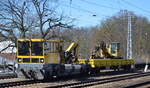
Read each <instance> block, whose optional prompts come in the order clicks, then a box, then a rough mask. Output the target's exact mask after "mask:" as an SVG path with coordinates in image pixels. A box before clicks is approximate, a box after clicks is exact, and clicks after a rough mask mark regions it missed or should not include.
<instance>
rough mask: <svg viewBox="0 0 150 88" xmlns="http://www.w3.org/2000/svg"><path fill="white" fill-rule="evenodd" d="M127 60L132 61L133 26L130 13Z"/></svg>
mask: <svg viewBox="0 0 150 88" xmlns="http://www.w3.org/2000/svg"><path fill="white" fill-rule="evenodd" d="M127 59H132V24H131V14H130V13H128V38H127Z"/></svg>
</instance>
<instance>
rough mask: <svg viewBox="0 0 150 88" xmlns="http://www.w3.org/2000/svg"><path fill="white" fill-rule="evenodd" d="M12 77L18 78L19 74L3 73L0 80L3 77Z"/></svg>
mask: <svg viewBox="0 0 150 88" xmlns="http://www.w3.org/2000/svg"><path fill="white" fill-rule="evenodd" d="M11 78H17V74H16V73H3V74H2V73H1V74H0V80H2V79H11Z"/></svg>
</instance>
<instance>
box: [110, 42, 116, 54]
mask: <svg viewBox="0 0 150 88" xmlns="http://www.w3.org/2000/svg"><path fill="white" fill-rule="evenodd" d="M116 50H117V43H112V45H111V53H112V54H115V53H116Z"/></svg>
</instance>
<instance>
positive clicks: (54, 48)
mask: <svg viewBox="0 0 150 88" xmlns="http://www.w3.org/2000/svg"><path fill="white" fill-rule="evenodd" d="M77 46H78V44H77V43H75V42H74V43H71V44H70V46H69V47H68V48H67V50H66V51H64V50H63V41H61V40H44V39H18V41H17V61H18V65H19V69H18V71H19V72H18V76H21V77H25V78H27V79H50V78H53V77H60V76H66V75H74V74H80V73H84V72H85V69H84V68H85V67H86V66H85V65H84V64H75V63H76V61H77V56H76V48H77Z"/></svg>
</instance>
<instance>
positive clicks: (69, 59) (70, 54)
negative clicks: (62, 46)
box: [65, 42, 78, 63]
mask: <svg viewBox="0 0 150 88" xmlns="http://www.w3.org/2000/svg"><path fill="white" fill-rule="evenodd" d="M77 47H78V43H76V42H72V43H71V44H70V45H69V47H68V48H67V49H66V51H65V63H74V62H75V61H77Z"/></svg>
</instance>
